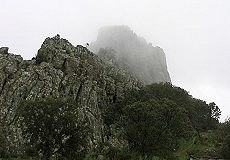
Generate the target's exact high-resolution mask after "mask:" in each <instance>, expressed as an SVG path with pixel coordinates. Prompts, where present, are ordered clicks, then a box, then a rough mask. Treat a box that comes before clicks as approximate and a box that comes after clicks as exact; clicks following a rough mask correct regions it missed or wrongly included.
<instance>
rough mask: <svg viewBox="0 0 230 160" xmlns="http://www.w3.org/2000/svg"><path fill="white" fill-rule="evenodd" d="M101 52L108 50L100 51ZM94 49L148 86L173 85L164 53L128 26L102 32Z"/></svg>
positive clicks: (104, 29) (93, 45)
mask: <svg viewBox="0 0 230 160" xmlns="http://www.w3.org/2000/svg"><path fill="white" fill-rule="evenodd" d="M101 48H104V50H100V49H101ZM90 49H91V50H92V51H93V52H95V53H98V54H99V56H102V57H103V58H104V59H107V60H108V61H110V62H113V63H115V64H116V65H117V66H120V68H124V69H126V70H127V71H128V72H129V73H131V74H132V75H133V76H135V77H136V78H137V79H139V80H141V81H143V82H144V84H150V83H155V82H171V80H170V77H169V73H168V71H167V64H166V58H165V54H164V51H163V50H162V49H161V48H160V47H153V46H152V44H148V43H147V42H146V40H145V39H144V38H141V37H138V36H137V35H136V34H135V33H134V32H133V31H132V30H131V29H130V28H129V27H127V26H111V27H104V28H102V29H101V30H100V31H99V33H98V37H97V40H96V41H95V42H93V43H92V44H91V45H90ZM106 52H107V54H106ZM111 55H113V56H111ZM110 58H113V59H110Z"/></svg>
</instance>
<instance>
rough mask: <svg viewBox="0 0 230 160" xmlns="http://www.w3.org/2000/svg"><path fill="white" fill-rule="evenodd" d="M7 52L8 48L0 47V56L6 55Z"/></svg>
mask: <svg viewBox="0 0 230 160" xmlns="http://www.w3.org/2000/svg"><path fill="white" fill-rule="evenodd" d="M8 50H9V48H8V47H1V48H0V54H8Z"/></svg>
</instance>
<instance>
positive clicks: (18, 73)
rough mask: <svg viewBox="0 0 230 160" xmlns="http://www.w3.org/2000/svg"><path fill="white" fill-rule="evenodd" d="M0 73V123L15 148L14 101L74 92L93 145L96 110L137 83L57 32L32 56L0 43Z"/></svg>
mask: <svg viewBox="0 0 230 160" xmlns="http://www.w3.org/2000/svg"><path fill="white" fill-rule="evenodd" d="M0 77H1V78H0V122H1V123H0V129H1V128H2V130H3V132H4V134H5V135H6V139H7V140H8V143H9V146H12V148H13V149H12V150H13V151H14V152H17V153H15V154H18V152H20V150H21V149H22V148H18V147H19V146H21V145H20V143H23V141H22V140H21V137H20V134H19V133H20V131H19V130H18V129H17V126H15V125H13V124H12V122H13V120H14V118H15V110H16V109H17V105H18V104H19V103H20V101H22V100H31V99H35V98H36V97H48V96H52V97H72V98H74V99H75V100H76V101H77V102H78V103H79V104H80V106H81V110H82V112H83V113H84V116H85V117H87V119H88V121H89V122H88V123H89V124H90V125H91V126H92V128H93V130H94V137H93V139H91V145H93V144H97V143H99V142H100V141H103V139H104V123H103V119H102V116H101V115H102V113H103V112H104V110H105V109H106V107H108V106H109V104H112V103H115V102H116V101H117V100H118V99H119V98H122V96H123V93H124V91H125V90H127V89H129V88H138V87H140V86H141V84H140V83H139V82H138V81H137V80H136V79H135V78H133V77H132V76H130V75H129V74H128V73H127V72H126V71H124V70H122V69H118V68H115V67H114V66H112V65H109V64H108V63H105V62H104V61H103V60H102V59H101V58H99V57H98V56H97V55H95V54H94V53H92V52H90V51H89V50H88V49H87V48H85V47H83V46H80V45H78V46H76V47H74V46H73V45H72V44H70V43H69V42H68V41H67V40H65V39H62V38H60V36H59V35H57V36H55V37H53V38H47V39H46V40H45V41H44V42H43V44H42V46H41V48H40V49H39V50H38V53H37V56H36V57H35V58H33V59H32V60H23V58H22V57H21V56H20V55H14V54H11V53H8V48H7V47H2V48H1V49H0Z"/></svg>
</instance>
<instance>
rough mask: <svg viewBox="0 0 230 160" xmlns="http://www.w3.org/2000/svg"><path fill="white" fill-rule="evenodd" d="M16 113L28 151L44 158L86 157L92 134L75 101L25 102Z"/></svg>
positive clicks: (39, 100) (59, 99) (44, 100)
mask: <svg viewBox="0 0 230 160" xmlns="http://www.w3.org/2000/svg"><path fill="white" fill-rule="evenodd" d="M17 114H18V121H17V122H18V123H19V127H20V128H21V130H22V134H23V137H24V138H25V139H26V140H27V143H28V149H27V150H35V153H36V154H37V155H38V154H39V153H41V154H42V157H43V158H45V159H49V158H50V157H51V156H53V155H61V156H62V157H66V158H68V159H74V157H81V156H83V155H84V154H85V152H86V149H87V148H86V144H87V137H88V136H89V133H91V132H90V129H89V127H88V126H87V123H86V122H85V121H84V119H83V116H82V115H81V113H80V112H79V107H78V106H77V104H76V102H75V101H74V100H73V99H61V98H57V99H54V98H45V99H36V100H34V101H24V102H22V103H21V104H20V105H19V108H18V112H17Z"/></svg>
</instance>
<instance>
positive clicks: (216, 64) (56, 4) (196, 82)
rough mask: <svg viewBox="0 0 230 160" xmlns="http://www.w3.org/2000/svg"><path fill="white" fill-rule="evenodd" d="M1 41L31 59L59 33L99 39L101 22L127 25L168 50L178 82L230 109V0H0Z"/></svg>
mask: <svg viewBox="0 0 230 160" xmlns="http://www.w3.org/2000/svg"><path fill="white" fill-rule="evenodd" d="M0 1H1V10H0V19H1V25H0V46H8V47H9V48H10V50H9V51H10V52H12V53H15V54H20V55H22V56H23V57H24V58H25V59H31V58H32V57H34V56H35V55H36V54H37V50H38V49H39V48H40V46H41V44H42V42H43V41H44V39H45V38H46V37H48V36H54V35H56V34H57V33H59V34H60V35H61V37H63V38H66V39H68V40H69V41H70V42H71V43H72V44H74V45H77V44H82V45H84V44H86V43H91V42H93V41H96V39H97V34H98V30H99V29H100V28H101V27H103V26H110V25H127V26H129V27H130V28H131V29H132V30H133V31H134V32H135V33H136V34H137V35H138V36H141V37H144V38H145V39H146V42H147V43H152V45H153V46H159V47H160V48H162V49H163V50H164V53H165V55H166V59H167V68H168V71H169V74H170V77H171V81H172V83H173V84H174V85H177V86H180V87H182V88H184V89H186V90H188V91H189V92H190V94H192V95H193V96H194V97H196V98H199V99H203V100H206V101H207V102H212V101H214V102H215V103H216V104H217V105H218V106H219V107H220V109H221V110H222V117H221V120H222V121H223V120H224V119H225V118H226V117H227V116H228V115H229V114H230V108H229V106H230V94H229V90H230V84H229V81H230V75H229V74H228V72H229V69H230V64H229V62H228V61H229V59H230V54H229V41H230V31H229V28H230V22H229V19H230V1H229V0H202V1H200V0H190V1H183V0H174V1H170V0H154V1H152V0H145V1H139V0H135V1H131V0H122V1H121V0H110V1H106V0H100V1H93V0H66V1H61V0H50V1H44V0H40V1H34V0H21V1H13V0H0Z"/></svg>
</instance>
